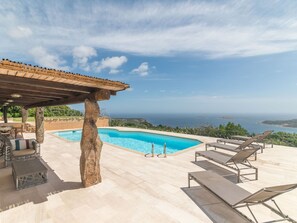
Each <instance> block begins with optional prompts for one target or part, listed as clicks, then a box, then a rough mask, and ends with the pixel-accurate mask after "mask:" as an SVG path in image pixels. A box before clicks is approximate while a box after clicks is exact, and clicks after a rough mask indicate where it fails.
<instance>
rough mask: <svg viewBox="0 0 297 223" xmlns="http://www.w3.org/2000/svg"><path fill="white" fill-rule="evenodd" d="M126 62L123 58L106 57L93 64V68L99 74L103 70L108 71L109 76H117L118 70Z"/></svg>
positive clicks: (126, 59)
mask: <svg viewBox="0 0 297 223" xmlns="http://www.w3.org/2000/svg"><path fill="white" fill-rule="evenodd" d="M127 61H128V58H127V57H125V56H120V57H106V58H104V59H102V60H101V61H100V62H98V61H96V62H94V63H93V67H94V69H95V70H96V71H97V72H101V71H102V70H104V69H109V74H117V73H119V72H120V70H119V68H120V67H121V66H122V65H123V64H125V63H126V62H127Z"/></svg>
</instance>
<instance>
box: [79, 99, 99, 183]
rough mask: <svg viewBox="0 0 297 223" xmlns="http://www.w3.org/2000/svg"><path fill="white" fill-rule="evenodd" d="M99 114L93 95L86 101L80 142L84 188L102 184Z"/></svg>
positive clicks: (81, 172)
mask: <svg viewBox="0 0 297 223" xmlns="http://www.w3.org/2000/svg"><path fill="white" fill-rule="evenodd" d="M99 113H100V110H99V105H98V103H97V100H96V97H95V96H94V95H91V96H89V97H88V98H87V99H85V117H84V124H83V130H82V137H81V142H80V148H81V157H80V174H81V180H82V183H83V185H84V187H89V186H92V185H95V184H97V183H100V182H101V175H100V154H101V149H102V142H101V140H100V138H99V136H98V130H97V126H96V122H97V119H98V116H99Z"/></svg>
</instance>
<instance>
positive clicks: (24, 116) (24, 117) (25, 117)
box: [22, 107, 28, 123]
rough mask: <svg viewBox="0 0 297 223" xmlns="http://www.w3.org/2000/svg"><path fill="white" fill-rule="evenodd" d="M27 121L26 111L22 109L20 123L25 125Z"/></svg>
mask: <svg viewBox="0 0 297 223" xmlns="http://www.w3.org/2000/svg"><path fill="white" fill-rule="evenodd" d="M27 119H28V110H27V109H25V108H24V107H22V123H26V122H27Z"/></svg>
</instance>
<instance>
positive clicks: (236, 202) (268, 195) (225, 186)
mask: <svg viewBox="0 0 297 223" xmlns="http://www.w3.org/2000/svg"><path fill="white" fill-rule="evenodd" d="M191 180H195V181H196V182H197V183H198V184H200V185H201V186H202V187H204V188H206V189H207V190H209V191H210V192H212V193H213V194H215V195H216V196H217V197H219V198H220V199H222V200H223V201H224V202H225V203H226V204H228V205H229V206H231V207H232V208H234V209H235V210H236V208H241V207H247V208H248V210H249V211H250V213H251V215H252V217H253V218H254V220H255V222H258V221H257V219H256V217H255V215H254V214H253V212H252V211H251V209H250V207H249V206H251V205H257V204H262V205H264V206H265V207H267V208H269V209H270V210H271V211H273V212H274V213H276V214H278V215H279V216H281V217H282V219H281V220H288V221H291V222H296V221H294V220H293V219H291V218H290V217H289V216H287V215H285V214H284V213H283V212H282V211H281V210H280V208H279V206H278V205H277V204H276V202H275V201H274V200H272V199H273V198H274V197H276V196H278V195H280V194H283V193H285V192H288V191H290V190H293V189H295V188H297V184H287V185H280V186H274V187H267V188H263V189H261V190H259V191H257V192H255V193H250V192H248V191H246V190H244V189H243V188H241V187H239V186H237V185H236V184H233V183H232V182H231V181H229V180H227V179H225V178H224V177H222V176H219V175H217V174H216V173H214V172H212V171H200V172H190V173H189V174H188V187H190V181H191ZM269 200H272V201H273V202H274V204H275V205H276V208H274V207H272V206H270V205H268V204H266V203H265V202H266V201H269ZM242 215H243V214H242ZM243 216H244V215H243ZM245 217H246V216H245ZM246 218H247V217H246ZM248 220H250V219H248ZM275 221H279V220H275ZM275 221H274V222H275Z"/></svg>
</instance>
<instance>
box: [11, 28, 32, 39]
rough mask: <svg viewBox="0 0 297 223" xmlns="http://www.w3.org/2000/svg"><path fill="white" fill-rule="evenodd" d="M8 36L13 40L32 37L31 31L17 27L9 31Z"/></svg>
mask: <svg viewBox="0 0 297 223" xmlns="http://www.w3.org/2000/svg"><path fill="white" fill-rule="evenodd" d="M8 35H9V36H10V37H11V38H13V39H21V38H27V37H29V36H31V35H32V30H31V29H30V28H28V27H22V26H17V27H14V28H12V29H10V30H9V31H8Z"/></svg>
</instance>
